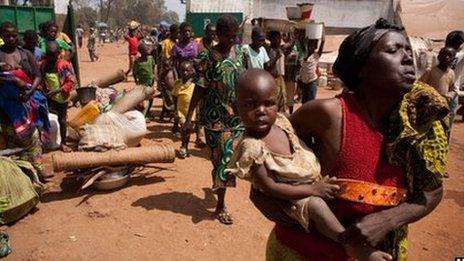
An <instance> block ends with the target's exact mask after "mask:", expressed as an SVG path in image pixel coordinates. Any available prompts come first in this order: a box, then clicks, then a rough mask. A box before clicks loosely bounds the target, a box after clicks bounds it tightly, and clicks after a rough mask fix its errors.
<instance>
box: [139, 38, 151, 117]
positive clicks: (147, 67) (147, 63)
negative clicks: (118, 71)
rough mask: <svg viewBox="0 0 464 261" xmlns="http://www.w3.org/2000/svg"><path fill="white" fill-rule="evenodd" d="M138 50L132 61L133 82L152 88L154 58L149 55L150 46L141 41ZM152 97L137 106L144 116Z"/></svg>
mask: <svg viewBox="0 0 464 261" xmlns="http://www.w3.org/2000/svg"><path fill="white" fill-rule="evenodd" d="M138 51H139V53H140V57H139V58H137V59H136V60H135V62H134V73H133V74H134V79H135V83H136V84H138V85H142V86H146V87H148V88H152V87H153V84H154V82H155V66H156V64H155V60H154V59H153V56H151V55H150V54H151V48H150V47H149V46H148V45H147V44H145V43H144V42H141V43H140V44H139V46H138ZM152 101H153V98H150V99H147V100H145V101H143V102H142V104H141V105H140V106H139V107H140V108H141V109H142V113H143V114H144V115H145V117H147V116H148V113H149V111H150V107H151V105H152Z"/></svg>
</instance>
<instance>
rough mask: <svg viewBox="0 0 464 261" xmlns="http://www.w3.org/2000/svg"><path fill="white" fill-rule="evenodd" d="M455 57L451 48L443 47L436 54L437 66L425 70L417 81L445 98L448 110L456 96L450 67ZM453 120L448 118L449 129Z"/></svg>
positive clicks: (453, 76)
mask: <svg viewBox="0 0 464 261" xmlns="http://www.w3.org/2000/svg"><path fill="white" fill-rule="evenodd" d="M455 57H456V50H455V49H453V48H451V47H443V48H442V49H441V50H440V52H439V53H438V57H437V59H438V64H437V65H436V66H434V67H432V68H431V69H429V70H427V71H426V72H425V73H424V74H423V75H422V77H421V78H420V79H419V81H421V82H423V83H427V84H428V85H430V86H432V87H433V88H435V89H436V90H437V91H438V92H439V93H440V94H441V95H442V96H443V97H445V98H446V100H447V101H448V105H449V106H450V108H451V107H452V106H453V104H452V101H453V99H455V97H456V96H457V92H456V89H455V84H454V82H455V74H454V71H453V70H452V69H451V65H452V64H453V61H454V58H455ZM451 113H452V114H451V115H452V116H454V112H453V111H452V112H451ZM453 120H454V117H450V127H451V125H452V123H453ZM450 129H451V128H450Z"/></svg>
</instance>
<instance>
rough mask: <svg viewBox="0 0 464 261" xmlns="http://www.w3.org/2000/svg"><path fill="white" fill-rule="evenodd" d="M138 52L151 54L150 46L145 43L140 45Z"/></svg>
mask: <svg viewBox="0 0 464 261" xmlns="http://www.w3.org/2000/svg"><path fill="white" fill-rule="evenodd" d="M137 50H138V51H139V53H142V51H147V53H149V52H150V50H149V46H148V45H147V44H146V43H145V42H143V41H142V42H140V43H139V46H138V47H137Z"/></svg>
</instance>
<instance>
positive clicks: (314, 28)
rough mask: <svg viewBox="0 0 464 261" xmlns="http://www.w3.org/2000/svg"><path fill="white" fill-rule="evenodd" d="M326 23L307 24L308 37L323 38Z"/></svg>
mask: <svg viewBox="0 0 464 261" xmlns="http://www.w3.org/2000/svg"><path fill="white" fill-rule="evenodd" d="M323 28H324V25H323V24H322V23H309V24H306V28H305V29H306V37H308V38H309V39H321V38H322V30H323Z"/></svg>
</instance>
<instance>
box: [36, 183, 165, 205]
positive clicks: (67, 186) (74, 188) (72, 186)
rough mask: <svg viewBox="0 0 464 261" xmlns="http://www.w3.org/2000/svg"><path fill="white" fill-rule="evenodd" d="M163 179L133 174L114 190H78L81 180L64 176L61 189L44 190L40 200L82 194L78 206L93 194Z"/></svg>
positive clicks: (69, 197)
mask: <svg viewBox="0 0 464 261" xmlns="http://www.w3.org/2000/svg"><path fill="white" fill-rule="evenodd" d="M164 181H166V179H165V178H163V177H159V176H155V175H151V176H149V177H146V176H135V177H134V176H133V177H131V179H130V180H129V182H127V184H126V185H124V186H123V187H121V188H118V189H114V190H108V191H96V190H92V189H91V188H90V189H89V188H88V189H85V190H79V188H80V186H81V185H82V182H83V181H82V180H78V179H76V178H75V177H65V178H64V179H63V180H62V182H61V183H60V188H61V190H59V191H50V192H46V193H45V194H43V195H42V197H41V202H42V203H48V202H52V201H60V200H67V199H73V198H78V197H82V196H84V198H83V199H82V200H81V201H80V202H79V203H78V204H77V206H79V205H80V204H82V203H83V202H85V201H87V200H88V199H89V198H91V197H92V196H94V195H101V194H108V193H112V192H114V191H116V190H121V189H124V188H127V187H130V186H145V185H149V184H153V183H159V182H164Z"/></svg>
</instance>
